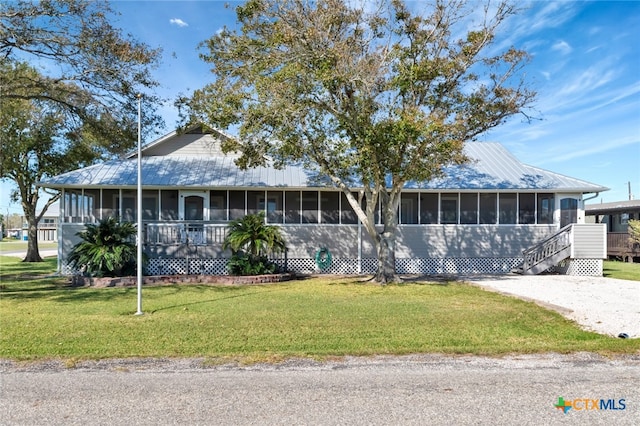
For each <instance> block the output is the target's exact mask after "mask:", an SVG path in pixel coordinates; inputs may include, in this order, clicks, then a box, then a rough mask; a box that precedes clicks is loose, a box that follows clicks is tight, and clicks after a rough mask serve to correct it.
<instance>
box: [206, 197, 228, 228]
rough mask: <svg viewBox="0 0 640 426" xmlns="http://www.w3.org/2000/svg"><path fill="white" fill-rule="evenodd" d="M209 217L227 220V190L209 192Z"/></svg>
mask: <svg viewBox="0 0 640 426" xmlns="http://www.w3.org/2000/svg"><path fill="white" fill-rule="evenodd" d="M209 218H210V219H211V220H220V221H222V220H227V191H211V192H210V193H209Z"/></svg>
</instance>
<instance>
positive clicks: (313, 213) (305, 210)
mask: <svg viewBox="0 0 640 426" xmlns="http://www.w3.org/2000/svg"><path fill="white" fill-rule="evenodd" d="M302 223H318V193H317V192H315V191H302Z"/></svg>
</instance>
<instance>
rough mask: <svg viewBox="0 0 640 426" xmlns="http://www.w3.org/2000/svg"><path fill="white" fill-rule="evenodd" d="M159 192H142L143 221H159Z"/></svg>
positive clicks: (149, 190) (147, 190)
mask: <svg viewBox="0 0 640 426" xmlns="http://www.w3.org/2000/svg"><path fill="white" fill-rule="evenodd" d="M158 218H159V209H158V191H157V190H151V189H143V190H142V220H158Z"/></svg>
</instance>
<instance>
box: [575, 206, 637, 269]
mask: <svg viewBox="0 0 640 426" xmlns="http://www.w3.org/2000/svg"><path fill="white" fill-rule="evenodd" d="M585 214H586V215H587V218H586V221H587V222H591V223H603V224H605V225H606V227H607V256H608V257H610V258H617V259H623V260H627V261H629V262H634V261H636V262H638V261H640V246H639V245H638V244H635V245H634V244H631V243H630V241H629V231H628V229H629V221H630V220H634V219H635V220H640V200H628V201H616V202H612V203H600V204H589V205H587V206H585Z"/></svg>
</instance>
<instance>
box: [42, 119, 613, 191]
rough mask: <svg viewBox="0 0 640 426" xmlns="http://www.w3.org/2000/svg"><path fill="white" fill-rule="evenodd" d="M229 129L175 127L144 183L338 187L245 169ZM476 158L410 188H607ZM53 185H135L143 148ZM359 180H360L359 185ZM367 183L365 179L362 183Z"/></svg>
mask: <svg viewBox="0 0 640 426" xmlns="http://www.w3.org/2000/svg"><path fill="white" fill-rule="evenodd" d="M227 137H229V136H227V135H226V134H224V133H223V132H221V131H218V130H215V129H208V128H205V127H204V126H201V125H195V126H190V127H187V128H186V129H185V130H184V131H182V132H177V131H176V132H171V133H169V134H167V135H165V136H163V137H161V138H159V139H157V140H155V141H153V142H151V143H150V144H148V145H146V146H145V147H144V148H143V149H142V153H143V156H142V159H141V163H142V184H143V185H144V186H145V187H148V188H151V187H152V188H170V187H180V188H215V187H219V188H289V189H304V188H333V187H334V186H333V184H332V183H331V181H330V180H329V179H328V178H327V177H326V176H324V175H321V174H319V173H318V172H317V171H315V170H309V169H305V168H304V167H302V166H300V165H289V166H287V167H286V168H284V169H276V168H273V167H257V168H253V169H248V170H241V169H240V168H238V167H237V166H236V165H235V159H236V158H237V155H224V154H223V153H222V151H221V149H220V140H221V139H223V138H227ZM465 153H466V154H467V156H468V157H470V158H471V159H472V161H471V162H470V163H469V164H466V165H463V166H450V167H447V168H446V169H445V176H444V177H442V178H438V179H434V180H432V181H429V182H408V183H407V184H406V185H405V188H406V189H410V190H418V189H420V190H452V191H458V190H460V191H465V190H469V191H472V190H493V191H495V190H517V191H523V190H532V191H568V192H582V193H590V192H602V191H606V190H607V189H608V188H605V187H603V186H600V185H596V184H593V183H590V182H586V181H583V180H580V179H575V178H571V177H568V176H564V175H561V174H559V173H555V172H551V171H548V170H544V169H540V168H537V167H533V166H529V165H526V164H523V163H521V162H520V161H519V160H518V159H517V158H516V157H514V156H513V155H512V154H511V153H510V152H509V151H507V149H505V148H504V147H503V146H502V145H501V144H499V143H494V142H467V143H466V144H465ZM38 184H39V186H43V187H48V188H105V187H107V188H135V187H136V186H137V151H136V152H135V153H131V154H129V155H127V156H126V158H125V159H121V160H113V161H107V162H104V163H101V164H96V165H93V166H89V167H85V168H83V169H78V170H74V171H71V172H68V173H63V174H61V175H58V176H54V177H51V178H47V179H44V180H43V181H41V182H39V183H38ZM358 186H359V185H357V184H356V185H354V186H353V188H354V189H357V188H358ZM360 186H361V185H360Z"/></svg>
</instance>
